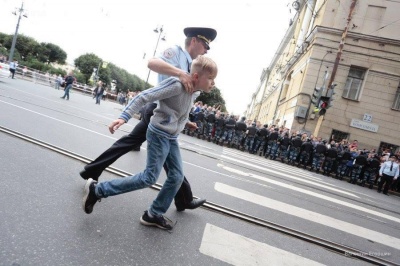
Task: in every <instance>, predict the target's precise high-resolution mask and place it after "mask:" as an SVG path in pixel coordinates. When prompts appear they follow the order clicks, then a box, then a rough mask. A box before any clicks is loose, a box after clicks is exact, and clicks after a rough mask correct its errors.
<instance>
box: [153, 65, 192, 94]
mask: <svg viewBox="0 0 400 266" xmlns="http://www.w3.org/2000/svg"><path fill="white" fill-rule="evenodd" d="M147 67H148V68H149V69H150V70H152V71H154V72H157V73H158V74H162V75H167V76H172V77H177V78H179V80H180V81H181V82H182V84H183V85H184V86H185V89H186V91H187V92H189V93H191V92H193V84H192V77H191V76H190V74H188V73H186V72H185V71H184V70H182V69H180V68H177V67H175V66H173V65H171V64H169V63H167V62H165V61H164V60H162V59H160V58H151V59H150V60H149V62H148V63H147Z"/></svg>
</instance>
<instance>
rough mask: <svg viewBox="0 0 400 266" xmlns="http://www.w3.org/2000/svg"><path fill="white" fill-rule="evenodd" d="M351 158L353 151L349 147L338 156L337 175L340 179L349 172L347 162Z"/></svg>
mask: <svg viewBox="0 0 400 266" xmlns="http://www.w3.org/2000/svg"><path fill="white" fill-rule="evenodd" d="M349 160H351V153H350V152H349V150H348V149H347V148H345V149H344V151H343V152H342V153H341V154H340V155H339V156H338V168H337V170H336V177H338V178H339V179H340V180H342V179H343V176H345V175H346V174H347V172H348V169H347V163H348V161H349Z"/></svg>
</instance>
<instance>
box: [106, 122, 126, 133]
mask: <svg viewBox="0 0 400 266" xmlns="http://www.w3.org/2000/svg"><path fill="white" fill-rule="evenodd" d="M123 124H125V121H124V120H123V119H121V118H118V119H117V120H114V121H113V122H112V123H111V124H110V125H109V126H108V130H110V132H111V134H114V132H115V131H116V130H117V129H118V128H119V127H120V126H122V125H123Z"/></svg>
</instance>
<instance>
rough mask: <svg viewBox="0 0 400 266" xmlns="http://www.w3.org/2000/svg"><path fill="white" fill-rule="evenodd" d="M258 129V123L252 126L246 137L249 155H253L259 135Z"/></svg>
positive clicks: (248, 129)
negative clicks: (256, 138) (255, 141)
mask: <svg viewBox="0 0 400 266" xmlns="http://www.w3.org/2000/svg"><path fill="white" fill-rule="evenodd" d="M257 131H258V129H257V127H256V123H252V124H251V126H249V127H248V128H247V135H246V149H247V150H248V151H249V153H251V154H253V153H254V151H253V147H254V138H255V136H256V134H257Z"/></svg>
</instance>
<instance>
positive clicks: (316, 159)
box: [310, 139, 328, 173]
mask: <svg viewBox="0 0 400 266" xmlns="http://www.w3.org/2000/svg"><path fill="white" fill-rule="evenodd" d="M327 150H328V148H327V147H326V140H325V139H324V140H322V142H320V143H318V144H317V145H316V146H315V149H314V154H313V160H312V165H311V168H310V171H312V170H313V169H315V171H316V173H319V170H320V168H321V163H322V161H323V160H324V159H325V153H326V151H327Z"/></svg>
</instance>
